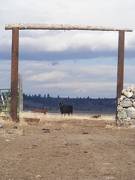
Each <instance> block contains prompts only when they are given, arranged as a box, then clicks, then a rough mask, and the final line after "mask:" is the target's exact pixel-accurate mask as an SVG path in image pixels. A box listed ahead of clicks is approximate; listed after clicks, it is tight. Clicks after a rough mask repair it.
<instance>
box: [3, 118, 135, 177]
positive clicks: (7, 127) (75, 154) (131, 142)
mask: <svg viewBox="0 0 135 180" xmlns="http://www.w3.org/2000/svg"><path fill="white" fill-rule="evenodd" d="M35 119H38V116H36V117H35ZM27 120H28V119H27ZM113 122H114V121H112V120H109V121H108V120H107V118H97V119H96V118H92V117H91V118H86V117H85V118H77V117H76V118H69V117H68V118H60V117H58V118H56V117H55V118H54V116H52V117H51V116H50V117H47V116H46V115H44V117H42V118H41V120H40V122H38V121H35V122H33V123H29V121H27V123H28V124H29V125H28V124H27V123H24V122H21V123H20V125H18V124H13V123H10V122H8V121H6V123H4V121H1V125H2V127H1V128H0V179H1V180H37V179H43V180H134V179H135V129H134V128H124V127H121V128H116V127H115V126H114V123H113Z"/></svg>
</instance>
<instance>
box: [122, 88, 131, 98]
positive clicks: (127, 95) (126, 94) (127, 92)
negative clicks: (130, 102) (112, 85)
mask: <svg viewBox="0 0 135 180" xmlns="http://www.w3.org/2000/svg"><path fill="white" fill-rule="evenodd" d="M122 94H123V95H124V96H126V97H128V98H131V97H132V96H133V92H132V91H128V90H126V89H123V91H122Z"/></svg>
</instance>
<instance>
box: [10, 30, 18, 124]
mask: <svg viewBox="0 0 135 180" xmlns="http://www.w3.org/2000/svg"><path fill="white" fill-rule="evenodd" d="M18 58H19V29H18V28H13V29H12V63H11V110H10V114H11V118H12V120H13V121H16V122H17V121H19V118H18V115H17V107H18Z"/></svg>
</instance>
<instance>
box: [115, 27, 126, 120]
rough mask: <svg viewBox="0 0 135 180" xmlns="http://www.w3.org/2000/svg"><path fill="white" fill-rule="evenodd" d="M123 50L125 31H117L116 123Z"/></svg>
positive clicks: (122, 71)
mask: <svg viewBox="0 0 135 180" xmlns="http://www.w3.org/2000/svg"><path fill="white" fill-rule="evenodd" d="M124 51H125V31H119V39H118V67H117V102H116V123H117V120H118V117H117V105H118V99H119V98H120V96H121V92H122V90H123V83H124Z"/></svg>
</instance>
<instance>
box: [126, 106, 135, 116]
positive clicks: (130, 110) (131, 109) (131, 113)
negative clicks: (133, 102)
mask: <svg viewBox="0 0 135 180" xmlns="http://www.w3.org/2000/svg"><path fill="white" fill-rule="evenodd" d="M126 112H127V115H128V117H130V118H131V119H135V108H134V107H129V108H128V109H127V110H126Z"/></svg>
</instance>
